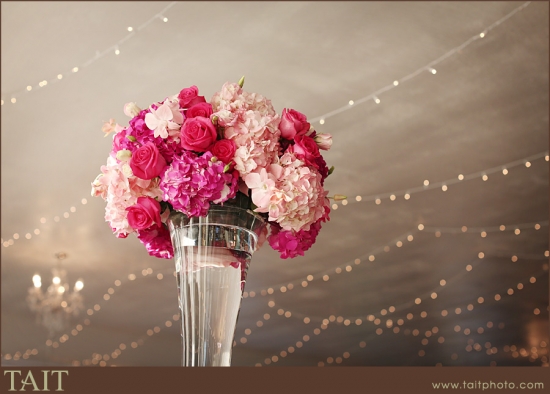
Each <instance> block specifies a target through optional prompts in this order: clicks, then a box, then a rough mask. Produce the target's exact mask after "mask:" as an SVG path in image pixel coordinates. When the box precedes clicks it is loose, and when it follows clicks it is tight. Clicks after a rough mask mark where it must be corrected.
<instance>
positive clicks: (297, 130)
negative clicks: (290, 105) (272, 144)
mask: <svg viewBox="0 0 550 394" xmlns="http://www.w3.org/2000/svg"><path fill="white" fill-rule="evenodd" d="M309 127H310V124H309V122H308V121H307V118H306V116H305V115H304V114H302V113H300V112H298V111H295V110H293V109H289V110H287V109H286V108H285V109H283V114H282V116H281V123H279V130H281V135H282V137H283V138H286V139H287V140H292V139H294V137H296V136H297V135H302V134H305V133H307V132H308V131H309Z"/></svg>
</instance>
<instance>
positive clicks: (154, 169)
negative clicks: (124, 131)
mask: <svg viewBox="0 0 550 394" xmlns="http://www.w3.org/2000/svg"><path fill="white" fill-rule="evenodd" d="M164 167H166V160H165V159H164V157H163V156H162V155H161V154H160V153H159V150H158V149H157V147H156V145H155V144H153V143H152V142H148V143H146V144H145V145H142V146H141V147H139V148H138V149H136V150H135V151H134V153H133V154H132V158H131V159H130V168H131V169H132V172H133V173H134V175H135V176H137V177H138V178H141V179H153V178H154V177H156V176H159V175H160V173H161V172H162V170H163V169H164Z"/></svg>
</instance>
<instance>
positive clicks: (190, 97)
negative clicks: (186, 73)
mask: <svg viewBox="0 0 550 394" xmlns="http://www.w3.org/2000/svg"><path fill="white" fill-rule="evenodd" d="M178 99H179V102H180V107H181V108H189V107H191V106H193V105H195V104H198V103H204V102H206V100H205V99H204V96H199V88H197V87H196V86H195V85H193V86H191V87H190V88H185V89H182V90H181V92H180V93H179V94H178Z"/></svg>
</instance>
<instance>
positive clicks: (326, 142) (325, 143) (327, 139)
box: [313, 133, 332, 150]
mask: <svg viewBox="0 0 550 394" xmlns="http://www.w3.org/2000/svg"><path fill="white" fill-rule="evenodd" d="M313 139H314V140H315V142H316V143H317V146H318V147H319V149H324V150H329V149H330V147H331V146H332V136H331V135H330V134H328V133H321V134H317V135H316V136H315V137H313Z"/></svg>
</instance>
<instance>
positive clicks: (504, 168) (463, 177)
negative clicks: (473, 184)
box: [342, 152, 548, 205]
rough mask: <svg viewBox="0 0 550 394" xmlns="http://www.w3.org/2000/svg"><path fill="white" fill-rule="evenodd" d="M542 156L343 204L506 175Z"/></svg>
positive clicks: (378, 201) (379, 199)
mask: <svg viewBox="0 0 550 394" xmlns="http://www.w3.org/2000/svg"><path fill="white" fill-rule="evenodd" d="M542 158H544V159H545V160H546V161H548V152H541V153H537V154H535V155H532V156H528V157H525V158H523V159H519V160H515V161H512V162H509V163H506V164H502V165H499V166H496V167H493V168H489V169H486V170H483V171H477V172H474V173H471V174H467V175H463V174H459V175H458V176H457V177H454V178H450V179H446V180H444V181H440V182H434V183H431V182H429V181H424V185H422V186H416V187H411V188H409V189H402V190H397V191H393V192H387V193H378V194H372V195H369V196H357V197H356V198H355V199H354V200H349V201H348V200H343V201H342V205H349V204H356V203H358V202H366V201H375V202H376V203H377V204H380V202H381V200H382V199H385V198H392V196H399V195H401V196H403V195H404V196H405V199H409V198H410V195H411V194H413V193H419V192H424V191H427V190H432V189H438V188H442V187H443V186H445V187H443V188H444V189H445V190H447V186H448V185H453V184H456V183H460V182H463V181H468V180H471V179H478V178H480V177H483V176H487V175H488V174H493V173H497V172H502V173H503V174H504V175H506V174H508V169H509V168H513V167H517V166H520V165H526V163H531V162H532V161H535V160H538V159H542ZM526 167H527V166H526ZM529 167H531V166H530V165H529ZM529 167H527V168H529ZM394 199H395V198H393V199H392V200H394ZM344 201H345V203H344Z"/></svg>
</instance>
